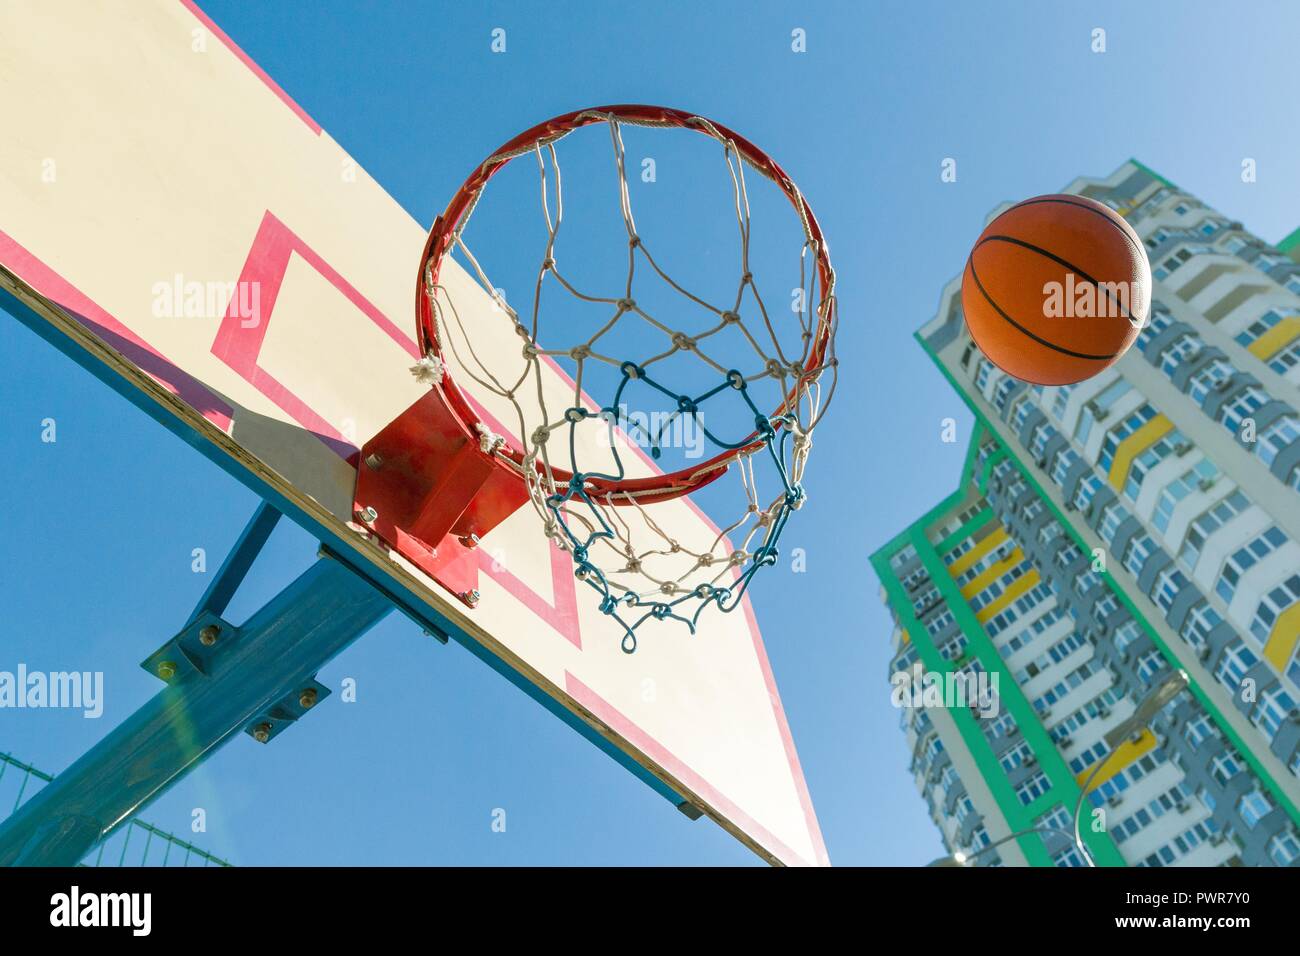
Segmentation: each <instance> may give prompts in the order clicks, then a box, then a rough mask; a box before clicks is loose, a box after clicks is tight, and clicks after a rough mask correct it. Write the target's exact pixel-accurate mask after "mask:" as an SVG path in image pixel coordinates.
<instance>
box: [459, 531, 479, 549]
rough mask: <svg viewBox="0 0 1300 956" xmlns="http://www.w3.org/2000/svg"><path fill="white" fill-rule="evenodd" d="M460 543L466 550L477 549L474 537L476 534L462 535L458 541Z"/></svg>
mask: <svg viewBox="0 0 1300 956" xmlns="http://www.w3.org/2000/svg"><path fill="white" fill-rule="evenodd" d="M460 543H461V544H462V545H464V546H465V547H467V548H477V547H478V535H476V534H467V535H464V536H463V537H462V538H461V539H460Z"/></svg>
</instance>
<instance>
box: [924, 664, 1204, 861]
mask: <svg viewBox="0 0 1300 956" xmlns="http://www.w3.org/2000/svg"><path fill="white" fill-rule="evenodd" d="M1189 682H1190V681H1189V678H1188V677H1187V672H1186V671H1185V670H1182V669H1181V668H1179V669H1178V670H1175V671H1174V672H1173V673H1172V674H1170V675H1169V676H1168V677H1166V678H1165V679H1164V680H1163V681H1161V682H1160V683H1159V684H1157V685H1156V686H1155V687H1153V688H1152V689H1151V692H1150V693H1149V694H1147V695H1146V696H1145V697H1143V698H1142V700H1140V701H1138V705H1137V707H1136V708H1134V710H1133V713H1132V715H1131V716H1130V717H1128V719H1126V720H1123V721H1120V723H1118V724H1116V725H1115V727H1114V728H1113V729H1112V730H1110V731H1108V732H1107V733H1106V735H1105V738H1104V739H1105V741H1106V746H1107V747H1108V748H1110V749H1109V750H1108V751H1107V753H1106V755H1105V756H1104V757H1102V758H1101V759H1100V760H1099V761H1097V763H1096V764H1095V765H1094V766H1093V768H1092V773H1090V774H1088V779H1086V780H1085V781H1084V782H1083V786H1082V787H1081V788H1080V789H1079V799H1078V800H1077V801H1076V802H1075V804H1074V832H1073V833H1071V832H1069V831H1067V830H1063V829H1061V828H1060V827H1053V826H1037V827H1031V828H1029V829H1028V830H1019V831H1017V832H1015V833H1011V834H1008V835H1007V836H1004V837H1002V839H1000V840H996V841H994V842H993V843H990V844H989V845H988V846H986V847H982V848H981V849H979V850H977V851H975V852H974V853H970V854H967V853H963V852H961V851H960V850H958V851H956V852H955V853H953V854H952V855H951V856H942V857H939V859H937V860H934V861H932V862H930V863H927V864H926V866H940V867H945V866H970V865H971V861H972V860H974V859H975V858H976V857H978V856H981V855H982V854H985V853H987V852H989V851H990V850H992V849H994V848H996V847H999V846H1001V845H1002V844H1004V843H1009V842H1011V841H1012V840H1015V839H1019V838H1020V837H1022V836H1028V835H1029V834H1031V833H1062V834H1065V835H1066V836H1068V837H1071V838H1072V839H1073V840H1074V845H1075V847H1076V848H1077V849H1078V851H1079V852H1080V853H1081V854H1083V858H1084V859H1085V860H1086V861H1087V862H1088V865H1089V866H1096V865H1097V863H1096V861H1094V860H1093V858H1092V854H1091V853H1090V852H1088V848H1087V847H1086V846H1085V845H1084V842H1083V837H1082V836H1081V834H1080V832H1079V811H1080V810H1082V809H1083V801H1084V799H1085V798H1086V797H1087V796H1088V789H1089V787H1090V786H1091V785H1092V781H1093V780H1095V779H1096V777H1097V774H1098V773H1100V772H1101V769H1102V768H1103V767H1104V766H1106V764H1107V763H1109V762H1110V759H1111V758H1112V757H1114V756H1115V754H1116V752H1117V751H1118V748H1119V746H1120V745H1121V744H1122V743H1124V741H1126V740H1128V739H1129V738H1130V737H1132V736H1133V735H1134V734H1138V733H1141V732H1142V731H1143V730H1145V729H1146V728H1147V725H1148V724H1150V723H1151V721H1152V720H1154V719H1155V716H1156V714H1158V713H1160V711H1161V710H1162V709H1163V708H1164V706H1165V705H1166V704H1168V703H1169V702H1170V701H1171V700H1173V699H1174V698H1175V697H1177V696H1178V694H1179V693H1181V692H1182V690H1183V689H1184V688H1185V687H1187V685H1188V683H1189Z"/></svg>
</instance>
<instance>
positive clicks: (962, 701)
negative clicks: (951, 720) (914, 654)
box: [889, 670, 1000, 720]
mask: <svg viewBox="0 0 1300 956" xmlns="http://www.w3.org/2000/svg"><path fill="white" fill-rule="evenodd" d="M889 683H890V685H891V686H892V688H893V689H892V690H891V691H890V694H889V701H890V703H892V704H893V705H894V706H895V707H924V708H926V709H930V708H938V707H942V708H947V709H956V708H967V707H968V708H972V709H974V710H976V711H978V712H979V715H980V716H981V717H983V718H985V719H986V720H987V719H989V718H993V717H996V716H997V715H998V712H999V700H1000V698H999V696H998V675H997V674H990V673H989V672H988V671H978V672H976V673H969V672H967V671H949V672H948V673H946V674H941V673H939V672H937V671H926V672H925V673H924V674H921V675H920V676H919V677H917V676H914V675H913V674H912V673H911V672H910V671H905V670H904V671H898V672H896V673H895V674H894V675H893V676H891V677H890V678H889Z"/></svg>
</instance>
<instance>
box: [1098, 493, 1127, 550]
mask: <svg viewBox="0 0 1300 956" xmlns="http://www.w3.org/2000/svg"><path fill="white" fill-rule="evenodd" d="M1128 517H1129V513H1128V509H1127V508H1125V507H1124V506H1123V505H1122V504H1120V503H1119V502H1114V503H1113V504H1110V505H1107V506H1106V510H1105V511H1103V512H1102V514H1101V526H1100V527H1099V528H1098V534H1100V535H1101V540H1103V541H1105V542H1106V544H1107V545H1110V544H1112V543H1113V542H1114V540H1115V532H1116V531H1118V530H1119V526H1120V525H1121V524H1123V523H1124V522H1125V521H1127V520H1128Z"/></svg>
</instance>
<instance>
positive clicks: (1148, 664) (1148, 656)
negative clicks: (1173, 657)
mask: <svg viewBox="0 0 1300 956" xmlns="http://www.w3.org/2000/svg"><path fill="white" fill-rule="evenodd" d="M1164 666H1165V659H1164V657H1163V656H1162V655H1161V654H1160V651H1159V650H1150V651H1147V652H1146V653H1145V654H1143V655H1142V656H1141V657H1140V658H1138V665H1137V675H1138V679H1139V680H1141V681H1142V683H1144V684H1146V685H1147V686H1150V685H1151V680H1152V679H1153V678H1154V677H1155V676H1156V675H1157V674H1159V673H1160V671H1162V670H1163V669H1164Z"/></svg>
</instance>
